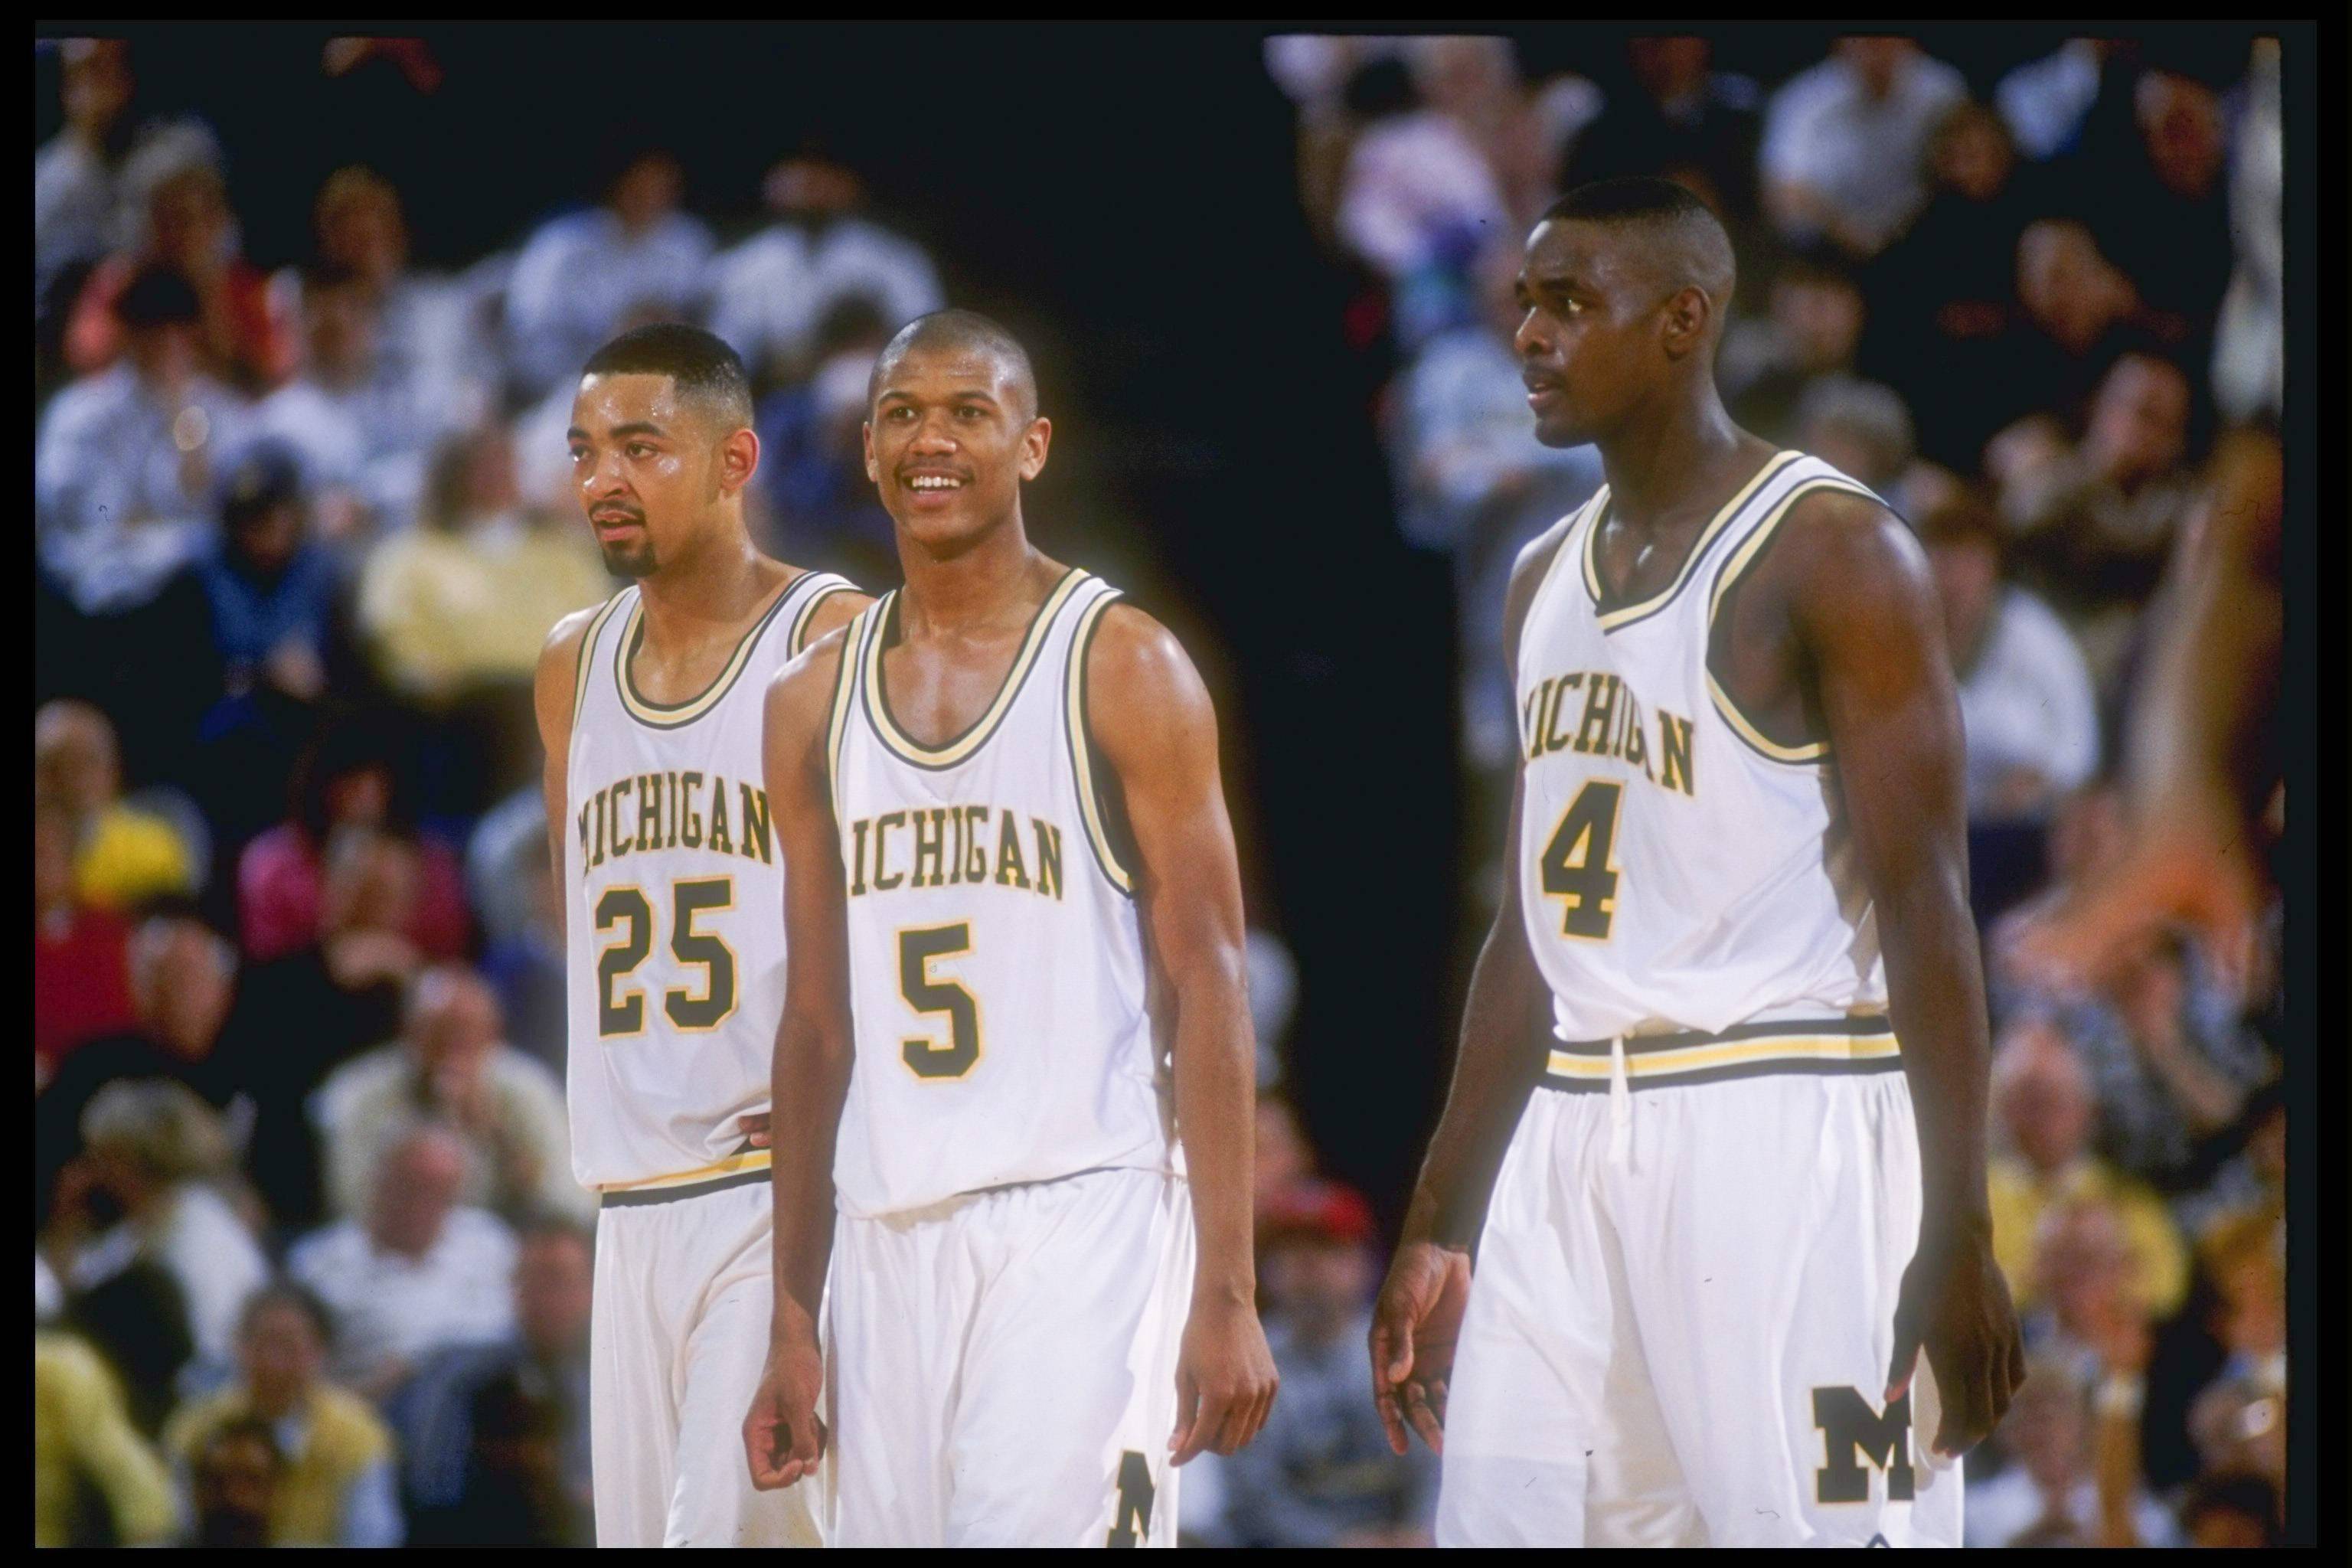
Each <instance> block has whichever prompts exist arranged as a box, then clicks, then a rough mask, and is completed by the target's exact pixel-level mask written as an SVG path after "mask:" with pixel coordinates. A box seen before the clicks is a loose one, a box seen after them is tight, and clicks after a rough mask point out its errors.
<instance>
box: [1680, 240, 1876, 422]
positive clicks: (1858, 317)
mask: <svg viewBox="0 0 2352 1568" xmlns="http://www.w3.org/2000/svg"><path fill="white" fill-rule="evenodd" d="M1769 299H1770V305H1769V314H1768V315H1767V316H1766V317H1765V318H1764V319H1763V320H1762V321H1754V320H1748V321H1733V322H1731V323H1730V324H1729V325H1727V327H1726V328H1725V333H1724V338H1725V341H1724V345H1723V350H1722V358H1721V361H1720V365H1719V369H1718V371H1717V374H1718V376H1719V377H1720V379H1721V382H1722V384H1723V390H1724V396H1725V399H1726V402H1727V406H1728V407H1729V408H1730V410H1731V415H1732V417H1733V418H1734V419H1736V420H1737V421H1738V423H1739V424H1740V425H1741V426H1744V427H1746V428H1748V429H1749V430H1753V431H1755V432H1756V433H1757V434H1758V435H1759V436H1761V437H1764V438H1765V439H1766V440H1768V441H1770V442H1772V443H1774V444H1775V445H1778V446H1783V447H1785V446H1787V445H1789V444H1790V442H1792V441H1794V440H1795V438H1796V435H1797V410H1798V406H1799V405H1801V403H1802V402H1803V401H1804V397H1805V394H1806V392H1807V391H1809V390H1810V389H1811V387H1812V386H1814V385H1815V384H1817V383H1820V382H1822V381H1824V380H1828V379H1830V378H1832V377H1843V376H1851V375H1852V374H1853V364H1854V351H1855V349H1856V348H1857V347H1859V346H1860V344H1861V342H1862V331H1863V324H1864V320H1865V317H1864V306H1863V298H1862V290H1861V289H1860V288H1858V287H1856V285H1855V283H1854V280H1853V274H1852V273H1851V272H1850V271H1849V270H1848V269H1847V268H1845V267H1844V266H1843V264H1842V263H1840V262H1839V261H1838V260H1836V259H1835V258H1833V257H1831V256H1828V255H1825V254H1822V253H1820V252H1814V253H1811V254H1809V255H1799V256H1792V257H1790V258H1789V259H1788V260H1786V261H1784V262H1782V263H1781V265H1780V268H1778V269H1777V270H1776V271H1775V272H1774V273H1773V275H1772V287H1771V292H1770V296H1769Z"/></svg>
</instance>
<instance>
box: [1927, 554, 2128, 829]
mask: <svg viewBox="0 0 2352 1568" xmlns="http://www.w3.org/2000/svg"><path fill="white" fill-rule="evenodd" d="M1960 719H1961V722H1962V723H1963V725H1964V726H1965V727H1966V729H1967V731H1968V779H1969V818H1970V819H1971V820H1976V819H1978V818H1979V816H1982V815H1984V814H1985V812H1986V808H1987V806H1988V805H1989V803H1990V801H1991V800H1992V799H1993V797H1994V795H1995V794H1996V791H1997V787H1998V785H1999V783H2000V778H2001V776H2002V774H2004V773H2008V772H2009V771H2011V769H2015V768H2025V769H2030V770H2032V772H2034V773H2040V774H2041V775H2042V777H2044V778H2046V779H2048V780H2049V781H2050V783H2051V784H2053V785H2054V786H2055V787H2056V788H2057V789H2059V790H2061V791H2064V790H2070V789H2074V788H2075V787H2076V786H2077V785H2079V784H2083V783H2084V781H2086V780H2087V779H2089V778H2090V776H2091V774H2092V773H2094V772H2095V771H2096V769H2097V768H2098V765H2099V713H2098V700H2097V697H2096V696H2095V693H2094V692H2093V690H2092V688H2091V672H2090V668H2089V667H2088V666H2087V665H2085V664H2084V661H2083V651H2082V649H2081V648H2080V647H2076V646H2075V642H2074V636H2073V634H2071V633H2069V632H2068V631H2067V630H2066V627H2065V625H2064V623H2063V622H2061V621H2060V620H2059V619H2058V616H2057V615H2056V614H2055V613H2054V612H2053V611H2052V610H2051V608H2050V607H2049V606H2048V605H2044V604H2043V603H2042V601H2041V600H2039V599H2037V598H2035V597H2034V596H2033V595H2032V594H2029V593H2027V592H2026V591H2025V590H2024V589H2022V588H2017V587H2007V588H2003V589H2002V590H2001V591H2000V598H1999V599H1998V600H1997V601H1996V602H1995V603H1994V605H1993V610H1992V619H1991V624H1990V626H1987V627H1986V628H1985V635H1984V646H1983V647H1981V648H1980V649H1979V651H1978V653H1977V657H1976V660H1975V662H1974V663H1972V664H1971V665H1969V668H1966V669H1964V670H1962V671H1961V672H1960Z"/></svg>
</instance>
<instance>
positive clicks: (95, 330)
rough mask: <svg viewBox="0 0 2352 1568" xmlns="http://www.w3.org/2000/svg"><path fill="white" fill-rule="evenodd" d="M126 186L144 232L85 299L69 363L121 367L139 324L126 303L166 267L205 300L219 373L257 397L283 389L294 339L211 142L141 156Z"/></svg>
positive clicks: (168, 140) (74, 324)
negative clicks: (245, 235) (250, 252)
mask: <svg viewBox="0 0 2352 1568" xmlns="http://www.w3.org/2000/svg"><path fill="white" fill-rule="evenodd" d="M122 178H123V183H124V184H125V185H126V186H128V187H129V189H130V191H131V195H132V199H133V200H134V201H135V202H136V203H137V208H136V211H137V213H138V221H137V223H136V225H135V230H134V232H132V233H131V234H128V235H126V236H125V237H124V244H123V245H122V247H121V249H119V250H117V251H116V252H115V253H114V254H113V255H111V256H110V257H108V258H106V259H105V260H104V261H101V262H100V263H99V264H98V267H97V268H96V270H94V271H93V272H91V274H90V277H89V282H88V283H87V284H85V285H83V287H82V291H81V295H80V297H79V299H78V300H75V302H74V308H73V317H72V320H71V321H70V322H69V323H68V326H67V328H66V363H68V365H70V366H71V367H72V368H73V370H74V372H75V373H76V374H80V375H93V374H97V373H98V372H100V371H101V370H104V369H105V368H106V367H107V366H108V365H110V364H111V363H114V361H115V359H116V357H117V356H119V355H120V354H121V353H122V352H123V349H124V347H125V345H126V329H127V328H129V327H130V326H131V324H132V323H131V318H129V317H128V316H125V315H123V314H122V313H121V310H120V309H119V302H120V301H121V299H122V297H123V295H124V293H125V291H126V290H128V289H129V288H130V286H131V283H132V282H133V281H135V280H136V279H137V278H138V277H139V275H140V273H141V272H142V271H143V270H145V269H146V268H150V267H162V268H167V269H169V270H171V271H173V272H175V273H177V274H178V275H179V276H180V277H182V278H184V279H187V281H188V284H189V286H190V287H191V288H192V289H194V292H195V296H196V300H197V311H196V321H197V332H196V342H197V345H198V348H199V350H200V352H201V353H202V355H203V359H204V363H205V367H206V368H207V369H208V370H210V371H211V372H212V374H215V375H217V376H219V377H220V378H221V379H222V380H224V381H226V382H229V383H230V384H234V385H235V386H236V387H237V388H239V389H240V390H241V391H244V392H246V393H247V394H252V393H258V392H264V391H267V390H268V388H270V387H272V386H275V385H277V384H278V383H279V382H280V381H283V380H284V379H285V378H286V376H287V375H288V374H289V373H290V372H291V371H292V370H293V368H294V361H295V358H296V354H297V352H298V351H297V347H296V343H295V341H294V335H293V333H292V332H291V331H289V330H288V327H287V324H286V323H285V322H283V321H279V320H278V317H277V315H276V314H275V313H274V312H273V311H272V310H271V309H270V301H269V286H268V279H266V278H264V277H263V276H262V274H261V272H260V271H259V269H258V268H255V267H254V265H253V264H252V263H251V262H249V261H247V260H246V258H245V257H244V255H243V254H242V252H241V250H240V243H241V242H240V240H239V238H238V235H237V226H236V214H235V213H234V212H232V211H230V210H229V205H228V186H227V184H226V183H225V182H224V181H223V180H222V178H221V171H220V164H219V162H218V152H217V150H216V149H215V146H214V145H213V143H212V141H211V138H210V137H208V136H190V135H185V134H182V135H174V136H168V137H162V138H158V139H157V140H156V141H154V142H150V143H149V144H148V145H147V146H145V147H142V149H140V151H139V152H138V153H135V154H133V155H132V156H131V160H130V161H129V162H128V163H126V164H125V165H124V167H123V172H122Z"/></svg>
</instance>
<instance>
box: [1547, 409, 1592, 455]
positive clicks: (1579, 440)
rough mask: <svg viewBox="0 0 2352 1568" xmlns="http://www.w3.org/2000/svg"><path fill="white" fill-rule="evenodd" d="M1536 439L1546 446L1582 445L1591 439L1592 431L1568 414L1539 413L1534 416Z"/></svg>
mask: <svg viewBox="0 0 2352 1568" xmlns="http://www.w3.org/2000/svg"><path fill="white" fill-rule="evenodd" d="M1536 439H1537V440H1538V442H1540V443H1541V444H1542V445H1544V446H1547V447H1582V446H1585V445H1588V444H1589V443H1590V442H1591V440H1592V433H1591V431H1590V430H1587V429H1586V428H1585V427H1584V424H1583V422H1582V421H1581V420H1579V419H1577V418H1575V417H1574V416H1570V415H1567V414H1558V413H1554V414H1539V415H1538V416H1536Z"/></svg>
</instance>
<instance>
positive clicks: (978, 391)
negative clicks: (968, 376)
mask: <svg viewBox="0 0 2352 1568" xmlns="http://www.w3.org/2000/svg"><path fill="white" fill-rule="evenodd" d="M894 397H895V398H897V399H898V401H900V402H901V403H912V402H914V401H916V399H915V395H914V394H913V393H911V392H905V391H901V390H900V389H899V388H898V387H895V386H892V387H885V388H884V389H883V391H882V395H881V396H879V397H877V398H876V399H875V400H874V401H875V402H876V403H877V404H883V403H887V402H889V401H890V400H891V399H892V398H894ZM966 400H970V401H977V402H981V403H994V402H996V395H995V394H994V393H992V392H990V391H987V390H986V389H985V388H982V387H976V386H972V387H961V388H959V389H957V390H956V391H954V392H950V393H949V394H948V395H947V397H946V399H945V401H947V402H950V403H955V402H959V401H966Z"/></svg>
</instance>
